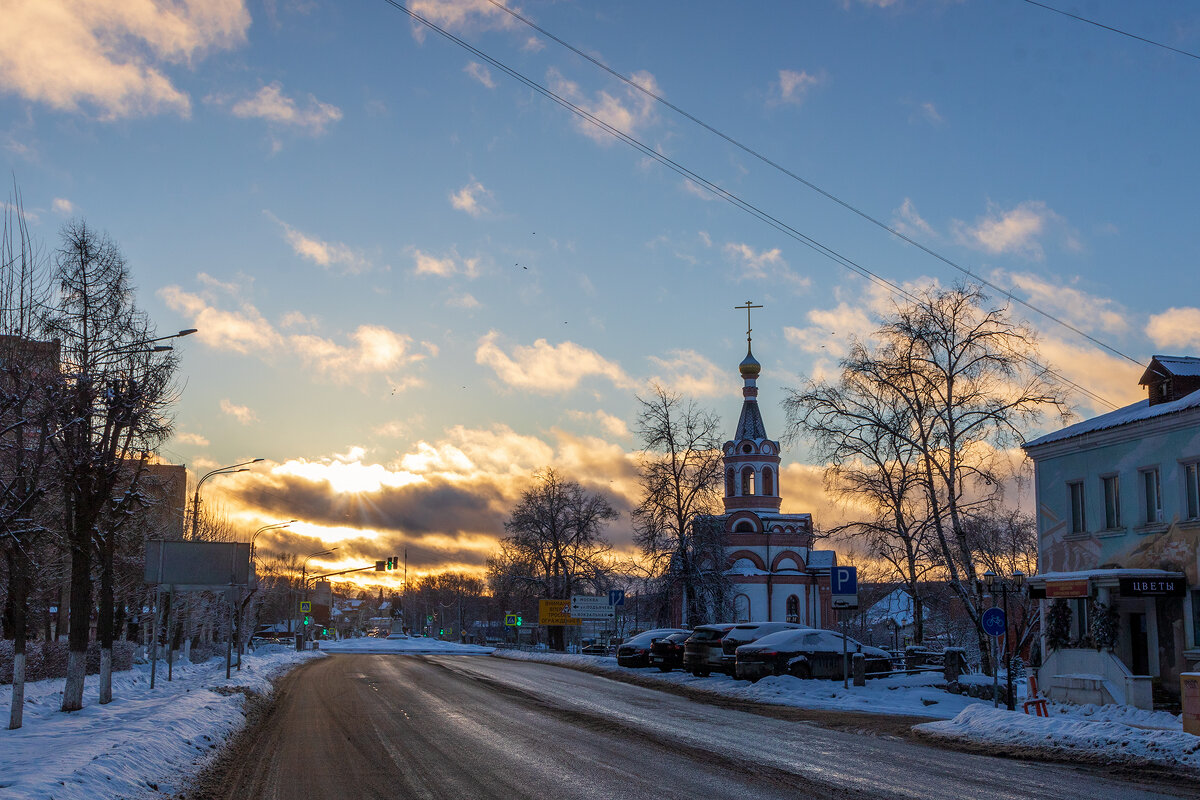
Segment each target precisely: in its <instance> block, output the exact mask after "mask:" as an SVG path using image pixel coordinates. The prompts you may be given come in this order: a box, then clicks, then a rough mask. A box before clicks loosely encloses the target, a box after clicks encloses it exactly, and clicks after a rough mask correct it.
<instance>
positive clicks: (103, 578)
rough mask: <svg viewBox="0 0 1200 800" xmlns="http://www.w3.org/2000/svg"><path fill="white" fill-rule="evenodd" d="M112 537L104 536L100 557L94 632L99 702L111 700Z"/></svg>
mask: <svg viewBox="0 0 1200 800" xmlns="http://www.w3.org/2000/svg"><path fill="white" fill-rule="evenodd" d="M113 539H114V536H113V534H112V532H109V534H108V535H107V536H106V537H105V538H104V542H103V544H102V545H101V557H100V614H99V617H98V618H97V622H96V633H97V636H98V638H99V639H100V704H101V705H104V704H106V703H111V702H112V646H113V623H114V621H115V620H114V616H113V610H114V609H113V604H114V598H113V546H114V545H113Z"/></svg>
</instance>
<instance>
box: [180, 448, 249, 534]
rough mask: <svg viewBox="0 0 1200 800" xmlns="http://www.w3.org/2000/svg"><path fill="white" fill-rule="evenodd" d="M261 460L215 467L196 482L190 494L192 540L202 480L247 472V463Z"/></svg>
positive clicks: (198, 513) (194, 532)
mask: <svg viewBox="0 0 1200 800" xmlns="http://www.w3.org/2000/svg"><path fill="white" fill-rule="evenodd" d="M262 460H263V459H261V458H254V459H251V460H250V461H243V462H242V463H240V464H230V465H229V466H227V467H218V468H217V469H214V470H212V471H211V472H208V473H205V475H204V477H203V478H201V479H200V480H199V481H197V482H196V493H195V494H194V495H192V539H193V540H194V539H195V538H196V526H197V524H198V523H199V521H200V487H201V486H203V485H204V482H205V481H206V480H208V479H209V478H212V477H214V476H216V475H228V474H230V473H233V472H249V471H250V468H249V467H247V466H246V465H247V464H257V463H258V462H260V461H262Z"/></svg>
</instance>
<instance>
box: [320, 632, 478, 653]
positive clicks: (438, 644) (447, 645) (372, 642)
mask: <svg viewBox="0 0 1200 800" xmlns="http://www.w3.org/2000/svg"><path fill="white" fill-rule="evenodd" d="M321 649H322V650H323V651H324V652H326V653H375V654H381V655H386V654H388V653H395V654H398V655H410V656H413V655H459V656H470V655H473V656H486V655H487V654H489V653H491V652H492V651H493V650H495V649H496V648H494V647H480V646H479V645H475V644H459V643H458V642H443V641H442V640H440V639H427V638H425V637H423V636H413V637H408V638H405V639H376V638H373V637H364V638H361V639H343V640H342V641H340V642H321Z"/></svg>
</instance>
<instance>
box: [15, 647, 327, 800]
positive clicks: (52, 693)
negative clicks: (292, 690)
mask: <svg viewBox="0 0 1200 800" xmlns="http://www.w3.org/2000/svg"><path fill="white" fill-rule="evenodd" d="M314 656H320V653H314V652H306V653H298V652H296V651H295V650H294V649H291V648H286V647H283V646H268V647H260V648H259V649H258V650H257V652H255V653H252V654H247V655H246V656H244V657H243V659H242V669H241V671H240V672H237V671H234V672H233V673H232V677H230V678H229V679H228V680H226V678H225V659H224V658H213V659H211V660H210V661H207V662H205V663H203V664H176V665H175V668H174V674H173V678H174V679H173V680H172V681H171V682H169V683H168V682H167V665H166V662H165V661H160V662H159V665H158V675H157V678H156V680H155V686H154V689H153V691H151V689H150V665H149V664H139V665H136V666H135V667H134V668H133V669H132V670H130V671H127V672H117V673H113V701H112V702H111V703H109V704H107V705H103V706H101V705H98V704H97V697H98V695H99V683H98V681H99V679H98V676H89V677H88V678H87V680H86V682H85V684H84V687H85V689H84V703H85V704H86V705H85V707H84V708H83V709H82V710H81V711H75V712H72V713H70V714H64V713H62V712H61V711H59V708H60V707H61V705H62V686H63V682H62V680H61V679H54V680H44V681H37V682H36V683H28V684H26V686H25V719H24V727H22V728H19V729H17V730H15V731H10V730H7V729H6V730H0V796H3V797H4V798H6V800H7V798H13V800H17V798H20V800H35V798H36V799H37V800H42V799H43V798H45V799H46V800H48V799H49V798H54V800H76V799H78V800H104V799H105V798H136V797H140V796H155V795H158V794H159V793H160V792H161V793H171V792H174V791H176V790H178V789H179V788H180V786H181V784H182V782H183V780H185V779H186V778H187V777H189V776H191V775H193V774H195V773H196V772H197V771H199V770H200V768H201V767H203V766H204V765H205V764H206V763H207V761H208V760H209V758H210V757H211V756H212V755H213V754H214V753H215V752H216V750H217V748H218V747H219V746H220V745H221V744H222V743H223V742H224V740H225V739H226V738H227V737H228V736H230V735H231V734H232V733H233V732H235V731H236V730H237V729H238V728H240V727H241V726H242V724H243V723H244V722H245V714H244V713H243V707H244V703H245V699H246V692H253V693H256V694H267V693H269V692H270V691H271V679H272V678H274V677H276V676H278V675H279V674H281V673H283V672H286V671H287V670H289V669H291V668H292V667H294V666H295V665H297V664H298V663H300V662H302V661H307V660H308V659H310V658H313V657H314ZM11 703H12V687H11V686H4V687H0V712H3V720H4V721H5V722H6V721H7V719H8V710H9V708H10V706H11Z"/></svg>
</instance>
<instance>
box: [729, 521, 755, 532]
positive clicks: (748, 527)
mask: <svg viewBox="0 0 1200 800" xmlns="http://www.w3.org/2000/svg"><path fill="white" fill-rule="evenodd" d="M733 532H734V533H754V523H753V522H751V521H750V520H748V519H742V520H738V523H737V524H736V525H734V526H733Z"/></svg>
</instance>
